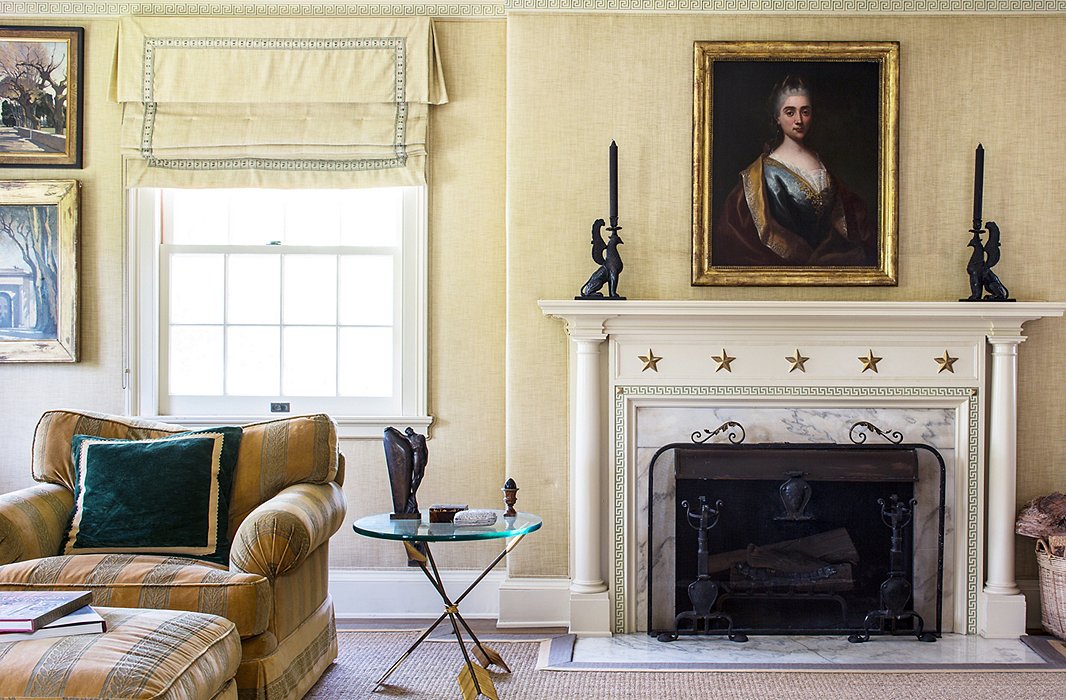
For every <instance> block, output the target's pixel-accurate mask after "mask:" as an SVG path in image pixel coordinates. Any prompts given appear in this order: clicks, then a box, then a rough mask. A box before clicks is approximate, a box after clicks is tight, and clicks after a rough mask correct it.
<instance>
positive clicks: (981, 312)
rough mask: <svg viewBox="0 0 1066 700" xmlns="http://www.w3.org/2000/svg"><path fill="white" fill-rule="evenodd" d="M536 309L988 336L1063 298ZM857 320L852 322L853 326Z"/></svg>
mask: <svg viewBox="0 0 1066 700" xmlns="http://www.w3.org/2000/svg"><path fill="white" fill-rule="evenodd" d="M540 308H541V311H543V312H544V314H545V315H547V316H553V317H556V318H561V319H565V320H566V321H567V324H568V326H569V328H571V329H572V330H578V329H579V328H580V329H583V330H586V331H592V330H593V329H594V327H595V326H597V325H599V326H600V327H601V332H606V331H609V330H611V329H612V328H614V327H617V328H619V329H625V330H634V329H636V328H638V327H640V326H641V325H645V324H647V325H649V326H651V327H656V328H663V327H664V326H670V325H678V324H685V325H686V326H688V325H689V324H692V323H693V322H708V323H711V322H713V323H714V325H716V326H718V327H738V328H742V327H765V326H766V325H767V324H769V323H772V324H773V325H774V326H775V327H777V328H782V327H786V328H787V327H804V328H809V327H810V326H811V325H812V324H813V325H816V326H821V327H832V326H841V325H843V326H846V327H848V328H857V327H862V326H876V327H879V328H886V327H894V328H900V327H910V328H917V327H923V326H924V327H935V328H945V327H950V328H952V329H958V330H961V329H969V330H978V331H984V332H986V333H988V334H995V335H998V334H1004V333H1006V334H1015V335H1016V334H1017V333H1018V332H1019V329H1020V328H1021V325H1022V324H1023V323H1025V322H1026V321H1032V320H1036V319H1039V318H1044V317H1048V316H1062V315H1063V312H1064V311H1066V302H1049V301H1026V302H974V303H965V302H957V301H683V300H626V301H610V300H606V299H605V300H602V301H601V300H595V301H579V300H545V301H541V302H540ZM856 324H857V325H856Z"/></svg>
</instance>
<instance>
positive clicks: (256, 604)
mask: <svg viewBox="0 0 1066 700" xmlns="http://www.w3.org/2000/svg"><path fill="white" fill-rule="evenodd" d="M184 430H185V428H183V427H181V426H177V425H171V424H165V423H153V422H148V421H142V420H136V419H131V418H124V417H119V416H109V415H103V414H93V413H85V412H75V411H49V412H48V413H45V414H44V416H42V418H41V420H40V422H39V423H38V424H37V430H36V433H35V434H34V439H33V465H32V466H33V478H34V480H36V481H37V482H39V483H37V484H35V485H34V486H30V487H28V488H25V489H22V490H20V491H16V492H14V493H8V494H5V495H2V496H0V590H33V589H38V590H46V589H48V590H57V589H80V590H91V591H92V592H93V604H95V605H103V606H112V607H129V608H161V609H169V610H188V611H199V612H207V613H213V614H215V615H220V616H222V617H225V618H228V619H229V620H231V621H233V623H234V624H235V625H236V627H237V631H238V632H239V633H240V636H241V649H242V660H241V665H240V669H239V671H238V672H237V687H238V695H239V698H240V700H253V699H262V700H288V699H290V698H293V699H294V698H300V697H302V696H303V695H304V694H305V693H306V692H307V691H308V690H309V689H310V688H311V686H312V685H314V683H315V681H316V680H318V678H319V676H321V674H322V672H323V671H324V670H325V669H326V667H327V666H329V664H330V663H332V662H333V660H334V659H335V658H336V657H337V634H336V626H335V624H334V618H333V601H332V599H331V598H330V596H329V591H328V589H327V574H328V568H329V561H328V556H329V555H328V549H329V547H328V542H329V538H330V536H332V535H333V533H335V532H336V531H337V530H338V529H339V528H340V525H341V523H342V521H343V519H344V514H345V501H344V494H343V492H342V491H341V484H342V483H343V475H344V458H343V456H342V455H340V453H339V451H338V449H337V431H336V426H335V424H334V422H333V421H332V419H330V418H329V417H328V416H326V415H322V414H319V415H312V416H296V417H291V418H282V419H279V420H272V421H265V422H262V423H254V424H251V425H246V426H244V434H243V437H242V438H241V444H240V451H239V453H238V457H237V466H236V470H235V472H234V483H233V491H232V495H231V497H230V508H229V529H228V532H229V537H230V541H231V542H232V546H231V549H230V561H229V567H228V568H226V567H223V566H220V565H216V564H211V563H208V562H204V561H200V560H195V559H188V558H184V557H177V556H152V555H143V554H73V555H62V556H57V552H60V549H61V547H62V540H63V536H64V531H65V529H66V526H67V521H68V519H69V517H70V513H71V510H72V508H73V504H74V493H73V488H74V483H75V478H76V473H75V468H74V464H73V460H72V458H71V438H72V437H73V436H74V435H78V434H82V435H95V436H99V437H107V438H123V439H136V440H143V439H150V438H158V437H165V436H166V435H170V434H173V433H176V432H182V431H184Z"/></svg>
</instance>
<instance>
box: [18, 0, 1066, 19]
mask: <svg viewBox="0 0 1066 700" xmlns="http://www.w3.org/2000/svg"><path fill="white" fill-rule="evenodd" d="M518 12H619V13H636V14H641V13H701V12H708V13H720V14H741V13H748V14H786V15H795V14H832V15H842V14H860V15H881V14H903V15H922V14H985V13H987V14H1051V13H1064V12H1066V0H786V1H785V2H782V0H485V1H482V2H463V1H458V2H405V1H403V0H400V1H398V2H384V3H366V2H343V1H327V2H271V1H270V0H246V1H245V2H195V1H191V2H180V1H178V2H174V1H171V2H108V1H105V0H101V1H99V2H95V1H93V0H62V1H54V0H0V15H3V16H4V17H8V18H11V19H19V18H26V19H29V18H35V17H67V18H75V19H77V18H84V19H93V18H108V17H124V16H142V17H415V16H420V17H440V18H443V19H501V18H504V17H506V16H507V14H509V13H518Z"/></svg>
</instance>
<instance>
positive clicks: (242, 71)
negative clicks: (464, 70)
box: [113, 17, 448, 187]
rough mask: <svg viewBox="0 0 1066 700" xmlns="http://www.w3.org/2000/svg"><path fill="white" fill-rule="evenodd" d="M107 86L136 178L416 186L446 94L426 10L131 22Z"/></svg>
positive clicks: (177, 183) (136, 181)
mask: <svg viewBox="0 0 1066 700" xmlns="http://www.w3.org/2000/svg"><path fill="white" fill-rule="evenodd" d="M113 87H114V96H115V99H117V101H118V102H120V103H121V104H122V108H123V116H122V149H123V153H124V154H125V155H126V156H127V157H128V158H127V174H126V184H127V186H130V187H137V186H153V187H156V186H162V187H242V186H257V187H360V186H384V185H413V184H422V183H424V182H425V159H426V134H427V124H428V112H429V105H439V104H444V103H445V102H447V101H448V97H447V92H446V90H445V86H444V76H443V72H442V70H441V66H440V58H439V56H438V52H437V47H436V42H435V37H434V32H433V24H432V22H431V21H430V19H429V18H424V17H423V18H414V19H408V18H399V19H366V18H356V19H344V18H338V19H329V20H319V19H307V20H305V19H286V20H278V19H273V18H272V19H202V18H196V19H174V18H125V19H123V20H122V22H121V25H120V27H119V38H118V51H117V58H116V70H115V79H114V86H113Z"/></svg>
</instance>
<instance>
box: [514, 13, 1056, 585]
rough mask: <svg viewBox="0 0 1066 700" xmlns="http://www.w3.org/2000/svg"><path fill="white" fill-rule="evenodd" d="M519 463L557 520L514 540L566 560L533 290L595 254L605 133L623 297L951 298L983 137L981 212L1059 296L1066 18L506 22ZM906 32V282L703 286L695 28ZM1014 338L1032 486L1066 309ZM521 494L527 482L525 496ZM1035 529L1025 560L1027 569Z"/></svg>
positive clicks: (1050, 456) (1042, 475)
mask: <svg viewBox="0 0 1066 700" xmlns="http://www.w3.org/2000/svg"><path fill="white" fill-rule="evenodd" d="M508 29H509V44H508V57H509V64H508V100H509V109H508V120H509V121H508V259H509V262H510V264H509V278H508V338H507V347H508V352H507V367H508V403H507V407H508V468H509V470H510V472H511V474H512V476H514V478H515V479H516V480H517V481H518V483H519V484H520V485H522V486H523V487H524V488H531V489H535V491H536V494H535V495H534V494H530V495H531V496H533V498H532V499H530V498H528V497H527V500H526V503H527V504H529V503H530V500H536V501H538V502H537V503H536V506H535V507H534V506H533V505H532V504H530V505H529V507H530V509H533V510H537V511H538V512H540V513H541V514H542V515H544V516H545V520H546V524H545V527H544V529H543V531H542V532H540V533H538V535H537V537H534V538H530V541H529V544H528V545H527V544H525V543H523V546H522V547H521V548H519V549H518V550H516V552H515V554H514V556H513V558H514V561H513V562H512V567H511V570H512V572H513V573H516V574H518V575H530V576H532V575H544V574H554V575H564V574H565V573H566V571H567V555H566V551H567V517H568V513H567V510H568V509H567V502H568V501H567V498H566V496H567V493H568V489H569V486H568V479H567V466H566V465H567V462H568V457H567V447H566V444H567V442H566V438H567V410H568V409H567V397H566V388H565V387H566V379H567V341H566V339H565V335H564V333H563V329H562V325H561V323H560V322H558V321H555V320H551V319H546V318H544V317H543V316H542V315H541V313H540V310H539V309H538V308H537V305H536V302H537V300H538V299H563V298H568V297H572V296H573V295H574V294H575V293H576V292H577V291H578V289H579V288H580V285H581V284H582V283H583V282H584V280H585V279H586V278H587V277H588V275H589V274H590V273H591V272H592V270H593V265H592V262H591V260H590V258H589V246H588V239H589V226H590V225H591V222H592V220H593V219H595V218H597V217H602V216H604V215H605V214H606V209H607V147H608V145H609V144H610V142H611V139H616V140H617V142H618V147H619V189H620V197H619V198H620V205H619V214H620V219H621V224H622V226H623V227H624V230H623V232H622V238H623V239H624V241H625V245H624V246H623V251H622V253H623V259H624V261H625V266H626V267H625V272H624V273H623V275H622V283H621V285H620V292H621V293H622V294H625V295H627V296H628V297H629V298H630V299H854V300H859V299H875V300H952V299H957V298H959V297H960V296H965V295H966V278H965V273H964V268H965V263H966V258H967V252H968V249H967V248H966V242H967V240H968V234H967V232H966V229H967V228H968V226H969V215H970V202H971V199H970V198H971V187H972V179H973V149H974V148H975V146H976V145H977V143H978V141H981V142H983V143H984V146H985V149H986V151H987V159H986V166H985V167H986V169H985V184H986V189H985V203H984V211H985V215H986V216H987V217H988V218H990V219H994V220H996V221H997V222H998V223H999V224H1000V226H1001V227H1002V228H1003V231H1004V234H1005V239H1004V246H1005V248H1004V250H1005V258H1004V262H1003V263H1001V264H1000V266H999V267H997V270H998V271H999V273H1000V276H1001V278H1002V279H1003V280H1004V281H1005V283H1006V284H1007V286H1008V287H1009V288H1010V290H1011V293H1012V295H1014V296H1016V297H1018V298H1020V299H1064V298H1066V280H1064V279H1063V275H1062V274H1061V270H1062V269H1063V262H1062V261H1063V259H1064V258H1063V254H1064V252H1066V240H1064V239H1063V236H1061V234H1060V229H1061V224H1060V223H1059V222H1060V221H1061V219H1062V218H1063V214H1064V213H1066V191H1064V190H1063V188H1062V187H1061V184H1060V183H1059V182H1058V181H1059V176H1058V172H1057V171H1058V170H1059V168H1058V165H1057V164H1058V163H1060V162H1062V160H1063V158H1064V157H1066V121H1063V120H1062V119H1061V117H1059V116H1058V115H1057V114H1056V112H1057V106H1056V105H1057V104H1059V103H1061V102H1062V101H1063V100H1064V99H1066V81H1063V80H1062V79H1061V69H1060V67H1059V61H1058V59H1057V58H1056V55H1057V52H1058V49H1057V48H1056V47H1058V46H1060V45H1061V44H1062V42H1063V41H1064V40H1066V18H1064V17H1060V16H1053V17H1051V16H1049V17H1001V16H988V17H972V16H971V17H958V16H956V17H893V18H877V17H817V16H802V17H801V16H797V17H787V16H753V15H746V16H745V15H731V16H725V15H721V16H709V15H687V16H667V15H656V16H641V17H635V16H622V15H553V14H548V13H532V14H524V13H522V14H519V13H515V14H512V15H510V16H509V18H508ZM733 39H753V40H755V39H763V40H765V39H780V40H789V39H791V40H801V39H808V40H834V39H835V40H889V39H891V40H898V41H899V42H900V44H901V75H900V85H901V90H900V93H901V95H900V100H901V111H900V125H901V137H900V149H899V151H900V152H899V155H900V159H899V160H900V174H899V179H900V196H899V202H900V205H899V222H900V227H899V230H900V276H899V278H900V284H899V286H898V287H896V288H880V289H847V288H837V289H834V288H805V289H799V288H793V289H789V288H728V287H711V288H694V287H691V286H690V285H689V270H690V255H691V253H690V246H691V234H690V228H691V223H690V222H691V204H690V197H691V175H690V168H691V152H692V146H691V143H692V141H691V139H692V135H691V129H692V87H691V83H692V42H693V41H695V40H733ZM1031 331H1032V338H1031V339H1030V340H1029V341H1028V342H1026V343H1025V345H1024V346H1023V347H1022V348H1021V368H1022V370H1021V399H1022V401H1023V406H1022V409H1021V414H1020V417H1019V420H1020V425H1021V429H1020V434H1019V499H1025V498H1028V497H1031V496H1032V495H1034V494H1037V493H1041V492H1044V491H1048V490H1051V489H1054V488H1056V487H1057V488H1062V487H1063V486H1066V484H1064V483H1063V481H1066V470H1064V469H1062V468H1061V467H1059V466H1058V464H1057V463H1056V462H1057V458H1058V457H1059V456H1060V455H1062V453H1063V452H1064V448H1066V439H1064V438H1063V435H1064V427H1066V410H1064V409H1063V407H1062V405H1061V402H1060V401H1059V400H1058V397H1059V396H1061V395H1062V394H1063V388H1064V384H1066V380H1064V379H1063V378H1062V376H1061V373H1060V372H1059V371H1057V370H1056V369H1055V365H1054V364H1053V360H1052V359H1051V358H1052V357H1053V356H1054V353H1055V349H1056V347H1057V346H1058V345H1059V344H1061V342H1062V341H1063V340H1066V323H1064V322H1062V321H1054V320H1049V321H1043V322H1040V323H1038V324H1034V325H1033V326H1032V329H1031ZM524 493H528V492H524ZM1027 545H1028V542H1025V543H1023V545H1022V547H1021V551H1020V552H1019V562H1020V563H1022V565H1023V566H1022V568H1021V569H1020V573H1021V574H1022V575H1023V576H1024V575H1026V572H1028V571H1031V569H1030V562H1031V560H1032V555H1031V554H1029V553H1028V552H1027V551H1025V550H1026V547H1027Z"/></svg>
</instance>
